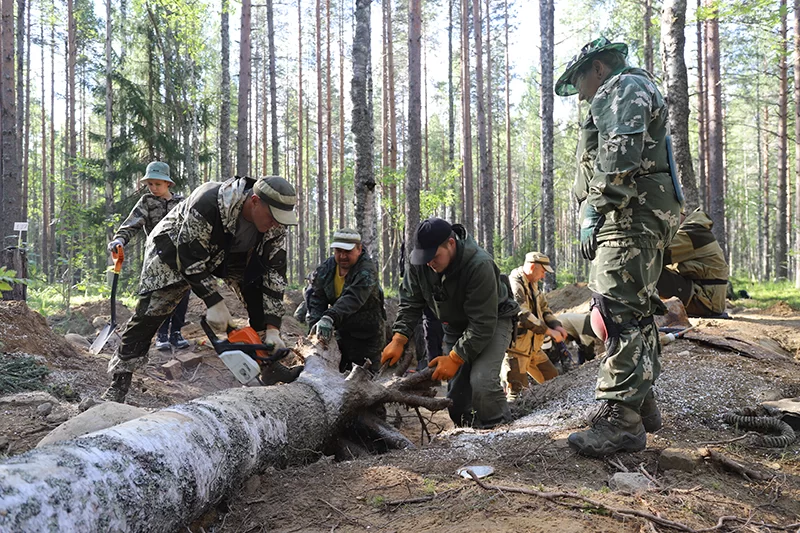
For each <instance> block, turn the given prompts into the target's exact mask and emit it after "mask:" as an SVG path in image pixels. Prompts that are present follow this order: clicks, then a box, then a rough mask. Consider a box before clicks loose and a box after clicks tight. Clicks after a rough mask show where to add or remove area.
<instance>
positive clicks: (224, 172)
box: [219, 0, 272, 180]
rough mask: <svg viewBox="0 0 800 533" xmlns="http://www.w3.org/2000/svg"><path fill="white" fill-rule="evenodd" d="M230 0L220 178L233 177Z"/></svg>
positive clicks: (224, 29) (225, 2) (225, 22)
mask: <svg viewBox="0 0 800 533" xmlns="http://www.w3.org/2000/svg"><path fill="white" fill-rule="evenodd" d="M267 1H272V0H267ZM229 6H230V4H229V0H222V22H221V25H220V40H221V41H222V83H221V85H220V97H221V101H220V108H219V165H220V166H219V169H220V170H219V171H220V180H226V179H228V178H230V177H233V173H232V172H231V151H230V150H231V67H230V65H231V59H230V46H231V38H230V30H229V19H230V14H229V13H228V9H229Z"/></svg>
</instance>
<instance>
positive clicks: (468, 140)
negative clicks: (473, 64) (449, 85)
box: [461, 0, 477, 233]
mask: <svg viewBox="0 0 800 533" xmlns="http://www.w3.org/2000/svg"><path fill="white" fill-rule="evenodd" d="M476 1H477V0H476ZM471 87H472V83H471V80H470V69H469V0H461V136H462V138H461V151H462V154H461V161H462V165H463V166H462V171H461V176H462V179H463V180H464V203H463V209H464V213H463V215H462V219H463V222H464V226H466V228H467V231H468V232H470V233H474V232H475V222H474V220H475V219H474V216H475V197H474V194H473V188H472V183H473V179H472V114H471V111H470V107H471V106H470V93H471V92H472V91H471Z"/></svg>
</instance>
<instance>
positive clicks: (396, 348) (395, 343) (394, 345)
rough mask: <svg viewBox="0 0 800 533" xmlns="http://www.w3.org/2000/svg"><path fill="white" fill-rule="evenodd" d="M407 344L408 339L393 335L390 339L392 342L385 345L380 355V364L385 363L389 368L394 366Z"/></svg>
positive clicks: (396, 334) (400, 335) (398, 334)
mask: <svg viewBox="0 0 800 533" xmlns="http://www.w3.org/2000/svg"><path fill="white" fill-rule="evenodd" d="M407 343H408V337H406V336H405V335H403V334H401V333H395V334H394V336H393V337H392V342H390V343H389V344H387V345H386V348H384V349H383V353H382V354H381V364H384V363H386V362H388V363H389V366H394V365H396V364H397V362H398V361H399V360H400V358H401V357H402V356H403V348H405V346H406V344H407Z"/></svg>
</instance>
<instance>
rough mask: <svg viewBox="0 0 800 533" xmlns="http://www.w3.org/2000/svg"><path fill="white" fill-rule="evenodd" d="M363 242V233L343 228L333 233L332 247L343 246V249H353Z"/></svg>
mask: <svg viewBox="0 0 800 533" xmlns="http://www.w3.org/2000/svg"><path fill="white" fill-rule="evenodd" d="M359 244H361V234H360V233H359V232H357V231H356V230H354V229H350V228H342V229H340V230H338V231H335V232H334V233H333V242H332V243H331V248H341V249H342V250H348V251H349V250H352V249H353V248H355V247H356V246H358V245H359Z"/></svg>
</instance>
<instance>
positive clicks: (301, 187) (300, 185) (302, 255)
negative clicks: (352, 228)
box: [295, 1, 308, 279]
mask: <svg viewBox="0 0 800 533" xmlns="http://www.w3.org/2000/svg"><path fill="white" fill-rule="evenodd" d="M303 111H304V110H303V8H302V2H299V1H298V2H297V168H296V169H295V170H296V172H297V184H296V186H297V205H298V206H299V207H298V209H297V212H298V213H297V215H298V216H297V237H298V238H297V273H298V275H299V277H300V279H304V278H305V274H306V242H307V241H306V239H307V238H308V236H307V235H306V227H305V226H306V220H305V213H306V209H304V206H305V203H304V200H303V197H304V196H305V173H304V172H305V164H304V161H305V160H304V157H303Z"/></svg>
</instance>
